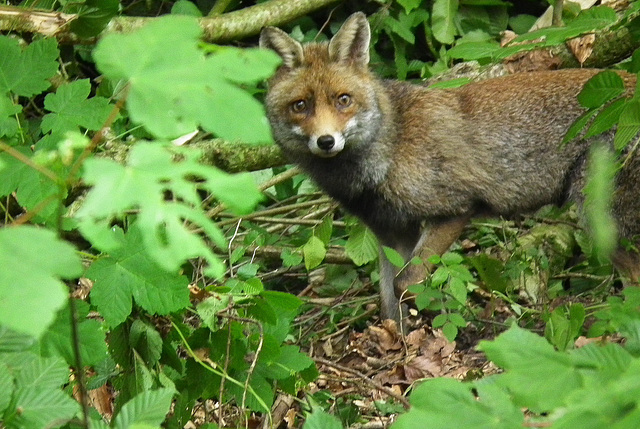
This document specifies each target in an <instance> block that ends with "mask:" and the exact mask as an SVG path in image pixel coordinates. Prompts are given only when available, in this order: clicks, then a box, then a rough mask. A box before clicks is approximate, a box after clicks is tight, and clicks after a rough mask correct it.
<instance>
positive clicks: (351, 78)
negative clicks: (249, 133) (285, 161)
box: [260, 12, 381, 160]
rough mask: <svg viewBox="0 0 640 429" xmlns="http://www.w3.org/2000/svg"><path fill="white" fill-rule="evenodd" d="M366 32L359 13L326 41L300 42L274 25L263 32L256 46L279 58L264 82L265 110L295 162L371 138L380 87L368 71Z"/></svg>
mask: <svg viewBox="0 0 640 429" xmlns="http://www.w3.org/2000/svg"><path fill="white" fill-rule="evenodd" d="M370 35H371V32H370V28H369V23H368V22H367V18H366V16H365V15H364V14H363V13H361V12H358V13H355V14H353V15H351V16H350V17H349V18H348V19H347V20H346V21H345V23H344V24H343V26H342V27H341V28H340V30H339V31H338V32H337V33H336V34H335V36H334V37H333V38H332V39H331V40H330V41H329V42H328V43H308V44H304V45H302V44H300V43H299V42H297V41H296V40H294V39H292V38H291V37H290V36H289V35H287V33H285V32H284V31H282V30H280V29H278V28H274V27H266V28H264V29H263V30H262V33H261V34H260V47H262V48H267V49H272V50H274V51H275V52H276V53H277V54H278V55H280V57H281V58H282V65H281V66H280V68H279V69H278V71H277V72H276V74H275V76H274V77H273V78H272V79H271V80H270V81H269V91H268V93H267V96H266V104H267V112H268V116H269V120H270V122H271V126H272V129H273V132H274V136H275V138H276V141H277V142H278V143H279V144H280V145H281V146H282V147H283V149H284V150H285V152H286V153H287V154H288V155H289V156H290V157H292V158H294V160H303V159H305V158H309V155H310V154H312V155H314V157H312V158H315V157H316V156H317V157H322V158H331V157H336V156H338V155H340V154H341V153H343V152H345V151H347V150H352V149H354V148H356V147H358V146H360V145H361V144H363V143H365V142H368V141H370V140H371V139H372V138H373V137H374V135H375V133H376V132H377V130H376V127H377V126H379V125H378V124H379V123H380V115H381V114H380V107H379V100H378V97H379V93H380V92H381V91H377V90H376V88H375V85H376V84H377V83H376V81H375V78H374V77H373V76H372V75H371V74H370V72H369V69H368V64H369V41H370Z"/></svg>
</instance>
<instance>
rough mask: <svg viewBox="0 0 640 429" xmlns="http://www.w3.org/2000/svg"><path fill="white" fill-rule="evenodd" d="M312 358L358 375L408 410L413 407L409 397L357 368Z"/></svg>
mask: <svg viewBox="0 0 640 429" xmlns="http://www.w3.org/2000/svg"><path fill="white" fill-rule="evenodd" d="M312 359H313V360H314V361H316V363H319V364H321V365H325V366H329V367H331V368H335V369H337V370H339V371H342V372H346V373H347V374H351V375H353V376H355V377H358V378H359V379H360V380H362V381H363V382H364V383H365V384H368V385H369V386H371V387H373V388H374V389H376V390H379V391H380V392H384V393H386V394H387V395H389V396H391V397H392V398H394V399H396V400H397V401H398V402H400V403H401V404H402V406H403V407H404V408H405V409H406V410H408V409H409V408H411V405H410V404H409V401H408V400H407V398H405V397H404V396H402V395H398V394H397V393H396V392H394V391H393V390H391V389H390V388H388V387H386V386H383V385H381V384H379V383H377V382H375V381H373V380H372V379H371V378H369V377H368V376H366V375H364V374H363V373H361V372H360V371H356V370H355V369H351V368H347V367H346V366H342V365H340V364H337V363H334V362H331V361H329V360H326V359H322V358H318V357H314V358H312Z"/></svg>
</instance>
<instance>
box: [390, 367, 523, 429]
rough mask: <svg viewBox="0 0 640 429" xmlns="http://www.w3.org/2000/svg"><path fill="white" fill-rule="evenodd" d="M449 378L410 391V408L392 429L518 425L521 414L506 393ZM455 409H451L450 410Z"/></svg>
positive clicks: (492, 428)
mask: <svg viewBox="0 0 640 429" xmlns="http://www.w3.org/2000/svg"><path fill="white" fill-rule="evenodd" d="M473 389H474V386H473V385H472V384H471V383H461V382H460V381H458V380H455V379H452V378H444V377H442V378H435V379H431V380H426V381H425V382H423V383H422V384H420V385H419V386H417V387H416V388H415V389H414V391H413V392H412V394H411V397H410V401H411V405H412V407H411V410H409V412H407V413H406V414H403V415H401V416H399V417H398V419H397V421H396V423H394V425H393V426H392V428H393V429H415V428H417V427H420V428H422V427H429V428H486V429H507V428H516V427H520V426H522V424H523V421H524V417H523V415H522V412H521V411H520V410H519V409H518V407H517V406H515V405H513V404H512V403H511V401H510V398H509V395H508V394H507V392H504V391H502V390H500V389H499V388H496V387H486V386H482V388H478V391H479V392H481V395H480V396H479V397H476V395H475V394H474V392H473ZM452 410H455V412H452Z"/></svg>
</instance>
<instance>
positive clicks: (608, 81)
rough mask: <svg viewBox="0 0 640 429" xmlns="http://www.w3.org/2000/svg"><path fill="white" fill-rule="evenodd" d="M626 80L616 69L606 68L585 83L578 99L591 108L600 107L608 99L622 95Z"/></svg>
mask: <svg viewBox="0 0 640 429" xmlns="http://www.w3.org/2000/svg"><path fill="white" fill-rule="evenodd" d="M623 92H624V81H623V80H622V78H621V77H620V75H619V74H618V73H616V72H614V71H610V70H606V71H603V72H600V73H598V74H597V75H595V76H594V77H592V78H591V79H589V80H588V81H587V83H585V84H584V87H583V88H582V90H581V91H580V94H578V101H579V102H580V104H582V105H583V106H584V107H587V108H589V109H592V108H595V107H600V106H602V105H603V104H605V103H606V102H607V101H611V100H612V99H613V98H615V97H618V96H620V95H622V93H623Z"/></svg>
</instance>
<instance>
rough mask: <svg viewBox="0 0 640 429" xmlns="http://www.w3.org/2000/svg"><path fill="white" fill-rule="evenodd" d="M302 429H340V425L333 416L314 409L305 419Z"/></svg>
mask: <svg viewBox="0 0 640 429" xmlns="http://www.w3.org/2000/svg"><path fill="white" fill-rule="evenodd" d="M302 429H342V424H341V423H340V420H338V419H337V418H336V417H335V416H332V415H331V414H327V413H325V412H324V411H322V410H320V409H316V410H314V412H313V413H311V415H309V416H308V417H307V420H305V422H304V425H303V426H302Z"/></svg>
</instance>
